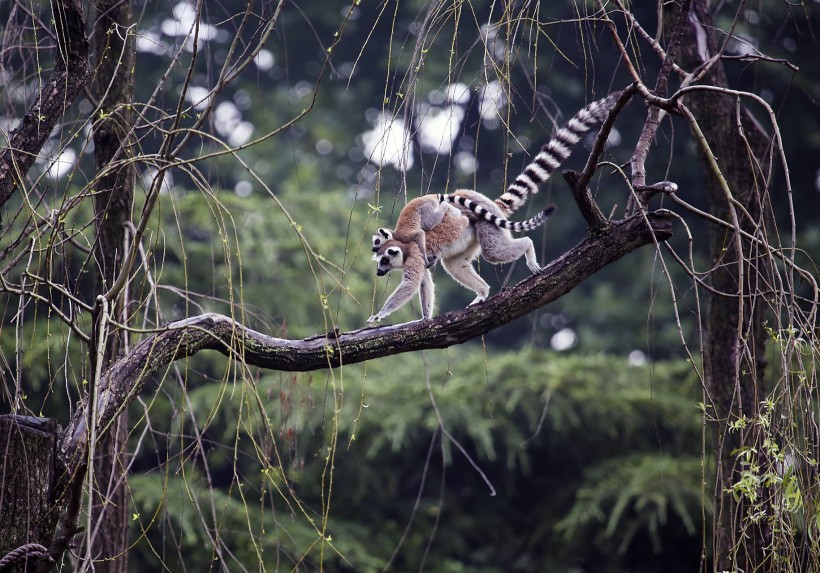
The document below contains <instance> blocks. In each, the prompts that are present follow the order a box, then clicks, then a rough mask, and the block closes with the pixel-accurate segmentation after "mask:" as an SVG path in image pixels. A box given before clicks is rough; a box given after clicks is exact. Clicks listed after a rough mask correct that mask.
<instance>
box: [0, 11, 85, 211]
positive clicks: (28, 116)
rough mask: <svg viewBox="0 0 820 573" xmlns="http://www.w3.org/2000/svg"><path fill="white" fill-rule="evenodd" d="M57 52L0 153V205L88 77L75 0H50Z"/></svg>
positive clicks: (83, 32)
mask: <svg viewBox="0 0 820 573" xmlns="http://www.w3.org/2000/svg"><path fill="white" fill-rule="evenodd" d="M51 11H52V14H54V26H55V28H56V30H57V39H58V42H57V46H58V48H59V54H57V56H56V58H55V64H54V72H53V73H52V74H51V77H50V78H49V79H48V81H47V82H45V83H44V84H43V86H42V88H41V89H40V91H39V92H38V93H37V95H36V96H35V98H34V101H33V102H32V103H31V105H29V107H28V109H27V110H26V113H25V115H24V116H23V119H22V121H21V122H20V125H19V126H18V127H17V128H16V129H15V130H14V131H13V132H12V133H11V134H10V136H9V144H8V147H6V148H5V149H4V150H3V151H2V153H0V207H2V206H3V205H5V204H6V202H7V201H8V200H9V199H10V198H11V197H12V195H14V192H15V191H16V190H17V188H18V186H20V185H21V184H22V182H23V178H24V177H25V176H26V174H27V173H28V171H29V169H31V166H32V165H34V160H35V159H37V155H38V153H39V152H40V149H42V147H43V144H44V143H45V141H46V139H48V136H49V135H50V134H51V130H52V129H53V128H54V126H55V124H56V123H57V120H59V119H60V118H61V117H62V116H63V114H64V113H65V111H66V110H67V109H68V107H69V106H70V105H71V103H72V102H73V101H74V98H75V97H76V96H77V94H78V93H79V92H80V90H81V89H82V88H83V86H85V84H86V82H87V81H88V77H89V74H90V72H91V68H90V66H89V65H88V40H87V38H86V36H85V22H84V21H83V15H82V8H81V6H80V3H79V2H78V0H52V1H51Z"/></svg>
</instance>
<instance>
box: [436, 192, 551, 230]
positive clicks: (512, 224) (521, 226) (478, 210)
mask: <svg viewBox="0 0 820 573" xmlns="http://www.w3.org/2000/svg"><path fill="white" fill-rule="evenodd" d="M438 199H439V202H442V201H447V202H448V203H455V204H458V205H461V206H462V207H464V208H465V209H469V210H470V211H472V212H473V213H475V214H476V215H478V216H479V217H481V218H482V219H484V220H485V221H487V222H489V223H492V224H493V225H495V226H496V227H500V228H502V229H509V230H510V231H515V232H516V233H522V232H525V231H532V230H533V229H535V228H536V227H540V226H541V225H543V224H544V221H546V220H547V219H548V218H549V216H550V215H552V213H553V212H554V211H555V205H548V206H547V208H546V209H544V210H543V211H541V212H540V213H538V214H537V215H536V216H535V217H533V218H532V219H527V220H526V221H509V220H507V219H504V218H503V217H499V216H498V215H496V214H495V213H492V212H491V211H490V210H488V209H487V208H486V207H484V206H483V205H482V204H481V203H477V202H475V201H473V200H472V199H467V198H466V197H462V196H460V195H450V194H447V193H440V194H439V196H438Z"/></svg>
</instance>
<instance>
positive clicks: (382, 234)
mask: <svg viewBox="0 0 820 573" xmlns="http://www.w3.org/2000/svg"><path fill="white" fill-rule="evenodd" d="M392 238H393V231H391V230H390V229H385V228H384V227H381V228H380V229H379V230H378V231H377V232H376V234H375V235H373V246H372V248H371V250H372V251H373V252H374V253H376V252H378V251H379V249H380V248H381V247H382V245H384V243H386V242H387V241H389V240H390V239H392Z"/></svg>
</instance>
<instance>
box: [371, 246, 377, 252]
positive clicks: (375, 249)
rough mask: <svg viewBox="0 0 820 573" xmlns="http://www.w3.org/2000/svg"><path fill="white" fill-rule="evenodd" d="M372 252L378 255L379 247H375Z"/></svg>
mask: <svg viewBox="0 0 820 573" xmlns="http://www.w3.org/2000/svg"><path fill="white" fill-rule="evenodd" d="M370 250H371V251H373V252H374V253H378V252H379V247H378V245H373V248H372V249H370Z"/></svg>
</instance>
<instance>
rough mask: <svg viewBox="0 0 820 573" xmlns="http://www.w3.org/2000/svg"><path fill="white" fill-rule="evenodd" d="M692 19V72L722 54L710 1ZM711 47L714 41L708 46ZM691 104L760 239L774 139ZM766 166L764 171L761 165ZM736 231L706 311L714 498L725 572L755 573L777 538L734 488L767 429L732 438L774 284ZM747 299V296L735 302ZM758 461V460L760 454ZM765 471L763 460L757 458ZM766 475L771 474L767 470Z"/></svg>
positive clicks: (713, 235) (718, 77) (715, 182)
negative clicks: (768, 287) (767, 292)
mask: <svg viewBox="0 0 820 573" xmlns="http://www.w3.org/2000/svg"><path fill="white" fill-rule="evenodd" d="M693 13H694V16H695V20H696V21H697V23H694V22H693V24H692V26H691V27H690V29H689V38H688V39H687V40H685V41H684V43H683V48H682V53H681V64H682V66H683V67H684V68H685V69H688V70H693V69H695V68H696V67H697V66H699V65H701V64H702V63H703V61H704V59H703V58H704V55H706V56H707V57H708V56H712V55H713V54H715V53H716V52H717V45H716V41H715V38H714V36H713V35H712V34H711V30H712V29H713V28H712V18H711V13H710V12H709V7H708V2H707V1H706V0H695V2H694V3H693ZM704 41H705V42H706V43H704ZM704 83H708V84H710V85H713V86H718V87H728V82H727V79H726V75H725V72H724V69H723V66H722V65H721V64H720V63H718V64H717V65H715V66H714V67H713V68H712V70H711V72H710V73H709V74H708V75H707V76H706V77H705V78H704ZM684 103H685V104H686V105H687V106H688V107H689V108H690V109H691V111H692V113H693V114H694V116H695V118H696V119H697V121H698V123H699V125H700V127H701V129H702V131H703V134H704V136H705V139H706V141H707V142H708V144H709V147H710V148H711V153H712V155H713V156H714V157H715V158H717V160H718V163H719V165H720V168H721V172H722V174H723V177H724V178H725V181H726V184H727V185H728V188H729V190H730V192H731V195H732V197H733V198H734V199H735V200H736V201H737V202H738V204H739V205H740V206H741V207H742V209H744V210H745V211H746V213H747V215H743V214H741V215H739V216H738V220H739V223H740V227H741V229H743V230H745V231H748V232H750V233H754V232H755V231H754V227H755V223H756V222H758V221H760V219H761V212H762V203H761V191H762V190H761V188H760V186H762V185H765V183H766V176H767V175H768V174H761V173H760V172H759V167H758V166H759V165H765V163H764V162H763V161H762V159H763V157H764V156H765V154H766V151H767V143H768V141H767V137H766V136H765V134H764V133H763V132H762V130H761V129H760V127H759V126H758V125H757V124H756V123H755V122H754V121H753V120H752V119H751V116H749V115H747V114H748V112H746V111H745V110H741V113H740V114H739V115H740V116H741V124H742V125H743V133H741V132H740V131H739V130H738V129H737V124H738V121H737V117H738V111H737V105H738V102H737V100H736V99H735V98H734V97H727V96H724V95H719V94H716V93H715V92H695V93H693V94H691V95H689V96H687V97H686V98H685V100H684ZM698 150H699V153H700V156H701V159H702V160H703V162H704V173H705V174H706V179H707V181H706V190H707V193H708V197H709V205H710V211H711V213H712V215H714V216H715V217H718V218H719V219H721V220H723V221H728V222H732V220H733V218H732V214H731V206H730V203H729V201H728V199H727V196H726V192H725V189H724V187H723V186H722V185H721V182H720V181H719V179H718V178H717V177H716V175H715V173H714V172H713V169H712V168H711V167H710V165H709V160H710V159H711V158H708V157H707V156H706V153H705V151H704V149H702V148H701V147H698ZM755 160H756V161H758V165H755V164H754V163H753V161H755ZM737 238H738V237H737V236H736V234H735V233H732V232H729V231H727V230H726V229H724V228H720V227H717V226H712V227H711V232H710V252H711V260H712V265H713V269H714V270H713V272H712V273H711V286H712V287H714V289H715V290H716V291H717V292H720V293H729V296H719V295H715V294H710V295H709V296H708V302H707V310H706V339H705V354H704V374H705V382H706V385H707V389H708V391H709V394H710V396H711V399H712V402H711V405H712V406H713V407H714V409H715V410H714V412H712V413H710V414H714V418H715V420H716V423H715V424H714V426H713V430H714V434H713V435H714V437H715V444H716V454H717V456H718V457H719V459H718V460H717V464H716V470H717V482H716V486H715V487H716V494H715V495H716V499H715V534H714V556H715V567H716V569H717V570H742V571H749V572H750V571H755V570H758V569H759V568H761V567H763V566H764V561H765V547H766V546H767V544H768V540H769V538H770V535H769V532H768V531H767V526H766V523H765V519H764V520H759V521H758V522H753V521H752V520H749V517H750V515H751V513H752V511H754V510H753V508H752V507H751V502H750V501H749V499H746V498H745V497H743V496H739V497H737V498H736V497H734V496H733V495H732V494H731V493H727V492H726V488H731V486H732V485H733V484H735V483H737V481H738V480H739V476H740V473H739V472H740V470H742V469H747V468H748V466H745V467H741V462H743V459H742V455H743V453H744V452H748V453H749V454H751V453H752V450H750V449H749V448H757V449H758V452H759V451H760V449H761V448H760V445H761V441H760V439H759V437H760V436H759V426H758V425H757V424H754V423H752V424H749V425H748V427H747V428H745V429H740V430H731V431H730V429H729V425H730V424H731V423H733V422H736V421H738V420H740V419H742V418H743V417H744V416H745V417H746V418H754V417H755V416H756V415H757V414H758V413H759V412H758V410H759V404H760V402H761V401H762V400H763V396H764V394H765V391H764V389H763V388H762V386H761V381H762V375H763V372H762V371H763V362H762V360H763V353H764V349H763V345H764V340H765V339H764V330H763V321H764V318H763V315H764V308H765V306H764V300H763V298H762V295H761V294H760V290H761V285H763V284H765V283H764V281H763V279H764V277H763V269H761V268H759V267H758V266H757V265H756V264H755V260H756V259H755V253H754V252H753V247H752V246H751V245H750V244H749V243H748V242H743V243H742V244H741V243H738V242H737ZM736 295H740V296H736ZM757 455H759V454H755V456H757ZM752 461H753V462H755V463H757V462H758V461H759V460H757V459H753V460H752ZM764 467H765V466H764Z"/></svg>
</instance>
